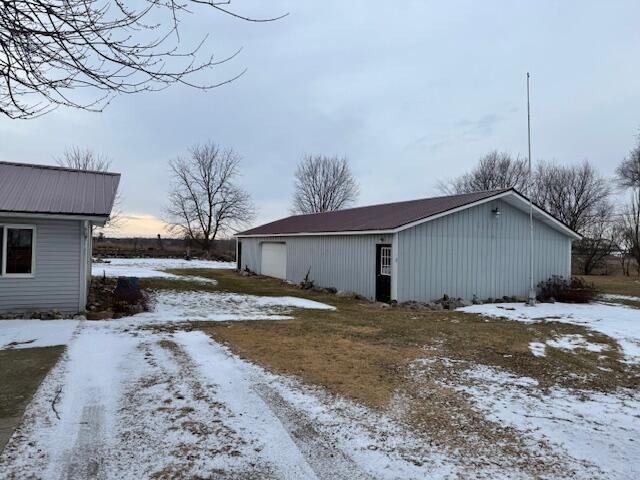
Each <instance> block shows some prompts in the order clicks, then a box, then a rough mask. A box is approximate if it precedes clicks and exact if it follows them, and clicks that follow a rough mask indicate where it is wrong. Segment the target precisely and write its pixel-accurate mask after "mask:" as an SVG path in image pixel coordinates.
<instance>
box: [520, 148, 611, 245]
mask: <svg viewBox="0 0 640 480" xmlns="http://www.w3.org/2000/svg"><path fill="white" fill-rule="evenodd" d="M610 194H611V189H610V187H609V182H608V181H607V179H606V178H604V177H603V176H602V175H600V174H599V173H598V172H597V171H596V170H595V168H594V167H593V166H592V165H591V164H590V163H589V162H587V161H584V162H583V163H581V164H580V165H572V166H564V165H558V164H555V163H550V162H539V163H538V165H537V167H536V171H535V172H534V177H533V188H532V193H531V196H532V200H533V201H534V202H535V203H536V204H537V205H539V206H541V207H542V208H544V209H545V210H547V211H548V212H549V213H551V214H552V215H553V216H555V217H556V218H558V219H560V220H562V221H563V222H564V223H566V224H567V225H568V226H569V227H570V228H572V229H573V230H575V231H577V232H578V233H581V234H582V233H583V232H587V231H588V230H589V228H591V226H592V225H591V224H592V223H593V222H596V221H598V217H599V215H600V213H601V212H602V211H604V207H603V203H606V202H608V199H609V195H610Z"/></svg>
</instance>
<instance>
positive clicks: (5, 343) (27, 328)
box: [0, 320, 80, 350]
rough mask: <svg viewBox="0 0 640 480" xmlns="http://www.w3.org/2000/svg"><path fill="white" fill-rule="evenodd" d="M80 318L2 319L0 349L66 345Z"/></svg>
mask: <svg viewBox="0 0 640 480" xmlns="http://www.w3.org/2000/svg"><path fill="white" fill-rule="evenodd" d="M79 324H80V322H79V321H78V320H0V350H3V349H7V348H35V347H51V346H54V345H66V344H67V343H69V341H70V340H71V337H72V336H73V333H74V332H75V331H76V329H77V328H78V326H79Z"/></svg>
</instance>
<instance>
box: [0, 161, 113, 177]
mask: <svg viewBox="0 0 640 480" xmlns="http://www.w3.org/2000/svg"><path fill="white" fill-rule="evenodd" d="M0 165H11V166H14V167H26V168H35V169H42V170H60V171H63V172H73V173H94V174H99V175H113V176H121V174H120V173H117V172H107V171H105V172H101V171H99V170H82V169H79V168H71V167H63V166H60V165H45V164H40V163H21V162H7V161H3V160H0Z"/></svg>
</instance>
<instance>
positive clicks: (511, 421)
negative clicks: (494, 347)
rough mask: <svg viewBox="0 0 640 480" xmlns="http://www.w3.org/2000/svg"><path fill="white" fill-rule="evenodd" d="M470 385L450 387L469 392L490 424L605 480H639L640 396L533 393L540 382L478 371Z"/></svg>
mask: <svg viewBox="0 0 640 480" xmlns="http://www.w3.org/2000/svg"><path fill="white" fill-rule="evenodd" d="M466 375H467V377H468V378H469V379H470V380H471V382H470V384H467V385H465V384H464V383H462V384H461V385H450V386H451V387H453V388H454V389H456V390H458V391H462V392H465V393H466V394H467V395H469V397H470V399H471V400H472V402H473V403H474V405H475V406H476V407H478V408H479V409H480V410H481V411H482V412H484V414H485V416H486V417H487V418H488V419H489V420H492V421H495V422H499V423H504V424H507V425H510V426H513V427H515V428H516V429H518V430H520V431H521V432H523V434H526V435H528V436H532V437H533V438H536V439H539V440H541V441H543V440H546V441H549V442H551V443H552V444H556V445H558V446H559V447H560V448H563V449H565V450H566V451H567V453H568V454H569V455H571V456H572V457H574V458H576V459H579V460H581V461H583V462H585V463H591V464H595V466H596V467H597V468H599V469H600V470H601V471H602V477H601V478H620V479H622V478H640V462H638V458H640V442H638V441H637V439H638V438H640V416H639V414H638V412H639V411H640V393H638V392H637V391H631V390H622V391H618V392H615V393H600V392H586V391H572V390H568V389H564V388H558V387H556V388H553V389H551V390H550V391H548V392H546V393H542V392H540V391H539V390H536V391H535V394H532V393H533V392H529V391H526V390H524V391H523V388H524V387H527V386H531V387H534V386H535V385H536V384H537V382H536V381H535V380H534V379H531V378H528V377H518V376H515V375H512V374H509V373H506V372H505V371H503V370H500V369H497V368H492V367H488V366H484V365H476V366H473V367H472V368H470V369H469V370H467V371H466Z"/></svg>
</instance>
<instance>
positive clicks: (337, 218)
mask: <svg viewBox="0 0 640 480" xmlns="http://www.w3.org/2000/svg"><path fill="white" fill-rule="evenodd" d="M510 190H511V189H501V190H491V191H485V192H474V193H465V194H460V195H449V196H446V197H432V198H422V199H419V200H409V201H406V202H395V203H384V204H381V205H370V206H367V207H357V208H348V209H345V210H337V211H335V212H325V213H312V214H308V215H294V216H291V217H287V218H283V219H282V220H276V221H275V222H271V223H266V224H264V225H261V226H259V227H256V228H252V229H251V230H247V231H244V232H242V233H239V234H238V235H239V236H243V235H282V234H294V233H298V234H299V233H323V232H360V231H385V230H393V229H395V228H399V227H401V226H403V225H406V224H408V223H412V222H415V221H418V220H422V219H426V218H429V217H432V216H434V215H437V214H441V213H444V212H447V211H449V210H452V209H455V208H459V207H462V206H464V205H468V204H472V203H475V202H478V201H480V200H484V199H486V198H490V197H494V196H496V195H499V194H502V193H505V192H508V191H510Z"/></svg>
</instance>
